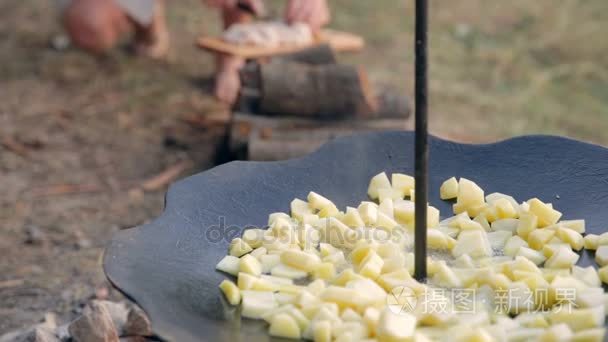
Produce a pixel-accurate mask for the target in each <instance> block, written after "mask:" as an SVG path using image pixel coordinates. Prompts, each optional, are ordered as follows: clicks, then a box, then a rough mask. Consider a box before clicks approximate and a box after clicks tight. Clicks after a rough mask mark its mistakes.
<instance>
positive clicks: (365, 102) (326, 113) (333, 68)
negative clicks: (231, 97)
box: [259, 61, 377, 118]
mask: <svg viewBox="0 0 608 342" xmlns="http://www.w3.org/2000/svg"><path fill="white" fill-rule="evenodd" d="M259 68H260V70H259V76H260V86H261V89H260V90H261V91H260V99H259V110H260V112H262V113H264V114H270V115H285V114H296V115H300V116H305V117H317V118H319V117H321V118H322V117H343V118H344V117H353V116H354V117H370V116H371V114H372V113H374V112H375V111H376V110H377V103H376V102H375V96H373V92H372V91H371V88H370V86H369V84H368V81H367V75H366V73H365V71H364V70H363V69H362V68H358V67H354V66H350V65H341V64H327V65H313V66H311V65H306V64H302V63H295V62H287V61H273V62H270V63H268V64H264V65H260V66H259Z"/></svg>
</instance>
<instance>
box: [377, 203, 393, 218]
mask: <svg viewBox="0 0 608 342" xmlns="http://www.w3.org/2000/svg"><path fill="white" fill-rule="evenodd" d="M378 211H379V212H381V213H383V214H384V215H386V216H388V217H390V218H394V217H395V205H394V202H393V199H392V198H386V199H383V200H381V201H380V205H379V206H378Z"/></svg>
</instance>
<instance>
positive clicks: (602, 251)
mask: <svg viewBox="0 0 608 342" xmlns="http://www.w3.org/2000/svg"><path fill="white" fill-rule="evenodd" d="M595 261H596V262H597V263H598V264H599V265H600V266H606V265H608V246H599V247H598V248H597V250H596V251H595Z"/></svg>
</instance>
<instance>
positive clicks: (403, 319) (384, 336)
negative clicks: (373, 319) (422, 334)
mask: <svg viewBox="0 0 608 342" xmlns="http://www.w3.org/2000/svg"><path fill="white" fill-rule="evenodd" d="M416 321H417V320H416V317H415V316H413V315H411V314H409V313H407V312H402V313H399V314H395V313H393V312H391V311H390V310H388V309H385V310H384V311H382V314H381V315H380V319H379V321H378V327H377V328H376V329H377V330H376V337H377V339H378V342H396V341H408V340H411V339H412V338H413V337H414V333H415V330H416Z"/></svg>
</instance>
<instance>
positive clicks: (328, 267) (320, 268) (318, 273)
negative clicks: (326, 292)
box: [312, 262, 336, 280]
mask: <svg viewBox="0 0 608 342" xmlns="http://www.w3.org/2000/svg"><path fill="white" fill-rule="evenodd" d="M312 276H313V278H315V279H325V280H329V279H332V278H333V277H335V276H336V266H335V265H334V264H332V263H330V262H323V263H320V264H317V265H316V266H315V268H314V269H313V271H312Z"/></svg>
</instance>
